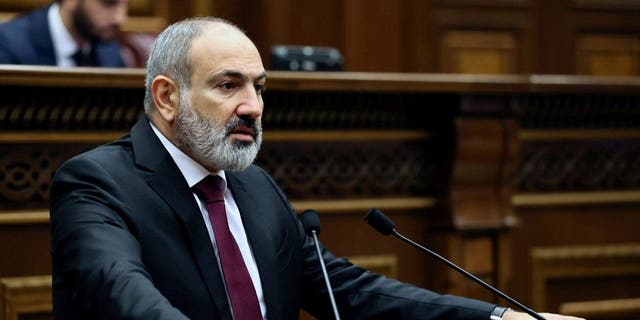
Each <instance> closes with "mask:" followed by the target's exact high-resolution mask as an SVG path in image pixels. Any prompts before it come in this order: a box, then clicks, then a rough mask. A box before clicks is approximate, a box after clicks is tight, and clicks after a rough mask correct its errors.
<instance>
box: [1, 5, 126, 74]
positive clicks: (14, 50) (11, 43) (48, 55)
mask: <svg viewBox="0 0 640 320" xmlns="http://www.w3.org/2000/svg"><path fill="white" fill-rule="evenodd" d="M48 10H49V7H45V8H42V9H38V10H35V11H33V12H30V13H28V14H26V15H23V16H20V17H17V18H15V19H13V20H11V21H8V22H6V23H3V24H0V64H29V65H50V66H55V65H56V56H55V52H54V50H53V41H52V40H51V33H50V32H49V23H48V18H47V11H48ZM95 50H96V58H97V64H98V66H100V67H124V66H125V63H124V60H123V59H122V56H121V54H120V45H119V44H118V43H117V42H115V41H111V42H99V43H97V44H95Z"/></svg>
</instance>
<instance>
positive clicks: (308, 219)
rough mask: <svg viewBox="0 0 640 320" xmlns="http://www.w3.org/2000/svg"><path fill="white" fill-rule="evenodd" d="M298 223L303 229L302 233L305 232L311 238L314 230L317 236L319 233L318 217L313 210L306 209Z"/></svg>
mask: <svg viewBox="0 0 640 320" xmlns="http://www.w3.org/2000/svg"><path fill="white" fill-rule="evenodd" d="M300 221H301V222H302V226H303V227H304V232H306V233H307V235H308V236H311V235H312V231H314V230H315V231H316V233H317V234H319V233H320V217H318V212H316V211H315V210H313V209H307V210H305V211H303V212H302V215H300Z"/></svg>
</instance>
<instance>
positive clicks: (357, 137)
mask: <svg viewBox="0 0 640 320" xmlns="http://www.w3.org/2000/svg"><path fill="white" fill-rule="evenodd" d="M430 137H431V133H430V132H427V131H419V130H386V131H380V130H357V131H328V130H320V131H283V130H279V131H269V132H265V133H264V140H265V141H269V142H272V141H278V142H285V141H291V142H295V141H306V142H323V141H325V142H326V141H368V142H372V141H390V140H398V141H411V140H426V139H429V138H430ZM0 138H2V135H0Z"/></svg>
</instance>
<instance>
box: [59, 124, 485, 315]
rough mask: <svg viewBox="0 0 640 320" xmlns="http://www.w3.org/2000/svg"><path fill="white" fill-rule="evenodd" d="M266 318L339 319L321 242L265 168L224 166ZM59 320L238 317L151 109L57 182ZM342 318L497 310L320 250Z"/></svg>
mask: <svg viewBox="0 0 640 320" xmlns="http://www.w3.org/2000/svg"><path fill="white" fill-rule="evenodd" d="M227 181H228V186H229V188H230V189H231V191H232V193H233V195H234V197H235V199H236V201H237V204H238V207H239V209H240V213H241V216H242V221H243V224H244V226H245V229H246V233H247V237H248V240H249V243H250V246H251V249H252V251H253V254H254V256H255V260H256V263H257V265H258V269H259V272H260V277H261V281H262V287H263V290H264V296H265V300H266V305H267V315H268V317H269V319H273V320H275V319H297V317H298V314H299V310H300V308H305V309H306V310H308V311H309V312H311V313H312V314H314V315H316V316H317V317H319V318H332V312H331V307H330V303H329V299H328V295H327V292H326V290H325V286H324V280H323V278H322V271H321V268H320V266H319V264H318V260H317V258H316V253H315V247H314V245H313V242H312V240H310V238H308V237H307V236H306V235H305V233H304V230H303V229H302V226H301V224H300V222H299V220H298V219H297V216H296V214H295V211H294V209H293V208H292V207H291V205H290V204H289V202H288V201H287V199H286V197H285V195H284V194H283V193H282V192H281V190H280V189H279V188H278V187H277V186H276V184H275V182H274V181H273V180H272V179H271V178H270V177H269V175H267V174H266V173H265V172H264V171H263V170H262V169H260V168H258V167H257V166H251V167H250V168H248V169H247V170H246V171H244V172H239V173H232V172H227ZM51 229H52V230H51V232H52V234H51V237H52V239H51V245H52V248H51V253H52V259H53V260H52V261H53V307H54V316H55V317H56V318H57V319H64V320H72V319H107V318H109V319H185V318H186V317H188V318H190V319H207V320H211V319H230V317H231V315H230V311H229V310H230V309H229V305H228V303H227V298H226V295H225V291H224V288H223V280H222V279H223V278H222V276H221V273H220V270H219V269H218V264H217V262H216V257H215V254H214V251H213V249H212V246H211V242H210V239H209V236H208V234H207V230H206V227H205V225H204V222H203V219H202V215H201V213H200V211H199V208H198V206H197V204H196V201H195V199H194V197H193V194H192V193H191V191H190V190H189V187H188V185H187V182H186V180H185V179H184V177H183V176H182V174H181V173H180V171H179V170H178V167H177V166H176V164H175V162H174V161H173V160H172V158H171V156H170V155H169V153H168V152H167V151H166V149H164V147H163V146H162V144H161V143H160V141H159V140H158V138H157V137H156V136H155V135H154V133H153V131H152V130H151V127H150V125H149V123H148V120H147V119H146V118H145V117H142V118H141V120H140V121H138V123H137V124H136V125H135V126H134V127H133V129H132V130H131V132H130V134H128V135H126V136H124V137H123V138H121V139H120V140H118V141H115V142H113V143H111V144H108V145H104V146H101V147H98V148H97V149H94V150H92V151H89V152H87V153H84V154H81V155H79V156H76V157H74V158H72V159H70V160H69V161H67V162H66V163H64V164H63V165H62V166H61V167H60V168H59V169H58V170H57V172H56V174H55V177H54V179H53V185H52V189H51ZM323 254H324V259H325V261H326V262H327V270H328V273H329V274H330V278H331V280H330V281H331V283H332V285H333V286H334V295H335V298H336V302H337V304H338V308H339V309H340V312H341V314H342V316H343V318H344V319H365V318H380V319H402V318H404V319H435V318H441V319H483V320H484V319H489V314H490V312H491V310H492V309H493V307H494V305H492V304H488V303H485V302H481V301H476V300H470V299H465V298H460V297H454V296H446V295H439V294H436V293H434V292H430V291H427V290H424V289H420V288H417V287H414V286H411V285H408V284H404V283H401V282H399V281H396V280H392V279H388V278H385V277H383V276H381V275H376V274H373V273H370V272H368V271H366V270H364V269H361V268H359V267H356V266H354V265H352V264H351V263H349V262H348V261H347V260H345V259H339V258H336V257H334V256H333V255H332V254H331V253H330V252H329V251H327V250H325V249H323Z"/></svg>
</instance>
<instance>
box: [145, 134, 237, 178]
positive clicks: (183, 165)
mask: <svg viewBox="0 0 640 320" xmlns="http://www.w3.org/2000/svg"><path fill="white" fill-rule="evenodd" d="M149 124H150V125H151V129H153V133H155V134H156V136H158V139H160V142H161V143H162V145H163V146H164V148H165V149H167V152H169V155H171V158H173V161H174V162H175V163H176V165H177V166H178V169H179V170H180V173H182V175H183V176H184V178H185V180H187V184H188V185H189V188H191V187H193V186H194V185H195V184H196V183H198V182H200V180H202V179H204V178H205V177H206V176H208V175H211V174H215V175H218V176H220V177H221V178H222V180H224V182H225V185H226V183H227V177H226V175H225V173H224V171H222V170H220V171H218V172H216V173H212V172H209V170H207V169H205V168H204V167H203V166H202V165H200V164H199V163H198V162H196V161H195V160H193V159H191V158H190V157H189V156H188V155H186V154H185V153H184V152H182V150H180V149H178V148H177V147H176V146H175V145H174V144H173V143H172V142H171V141H169V139H167V138H166V137H165V136H164V135H163V134H162V132H160V130H158V128H156V126H154V125H153V123H151V121H149Z"/></svg>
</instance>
